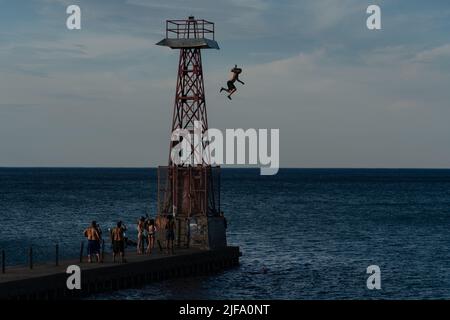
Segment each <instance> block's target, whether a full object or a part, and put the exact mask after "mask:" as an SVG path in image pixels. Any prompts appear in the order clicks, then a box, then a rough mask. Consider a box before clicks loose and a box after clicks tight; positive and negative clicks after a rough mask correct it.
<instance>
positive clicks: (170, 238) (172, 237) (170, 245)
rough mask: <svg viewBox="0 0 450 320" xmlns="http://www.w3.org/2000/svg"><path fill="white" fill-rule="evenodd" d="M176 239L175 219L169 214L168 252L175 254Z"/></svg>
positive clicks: (167, 223)
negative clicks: (174, 243)
mask: <svg viewBox="0 0 450 320" xmlns="http://www.w3.org/2000/svg"><path fill="white" fill-rule="evenodd" d="M174 240H175V221H174V220H173V216H171V215H168V216H167V222H166V247H167V253H172V254H174V253H175V252H174V250H173V241H174Z"/></svg>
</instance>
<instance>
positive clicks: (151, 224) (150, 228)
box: [147, 219, 156, 254]
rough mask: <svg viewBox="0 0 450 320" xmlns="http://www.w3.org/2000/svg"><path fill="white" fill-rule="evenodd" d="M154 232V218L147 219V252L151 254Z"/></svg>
mask: <svg viewBox="0 0 450 320" xmlns="http://www.w3.org/2000/svg"><path fill="white" fill-rule="evenodd" d="M155 233H156V227H155V220H153V219H149V220H148V223H147V238H148V244H147V254H151V253H152V250H153V248H154V247H155Z"/></svg>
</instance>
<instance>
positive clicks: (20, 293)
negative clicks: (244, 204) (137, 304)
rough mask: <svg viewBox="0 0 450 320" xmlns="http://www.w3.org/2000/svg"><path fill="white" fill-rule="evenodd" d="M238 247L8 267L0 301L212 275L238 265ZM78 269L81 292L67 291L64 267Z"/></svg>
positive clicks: (0, 278) (60, 296)
mask: <svg viewBox="0 0 450 320" xmlns="http://www.w3.org/2000/svg"><path fill="white" fill-rule="evenodd" d="M239 255H240V253H239V248H238V247H229V246H228V247H223V248H221V249H216V250H200V249H196V248H190V249H178V250H177V251H176V252H175V254H165V253H161V252H159V251H158V252H157V251H156V250H155V252H153V253H152V254H151V255H137V254H136V253H134V252H133V253H131V252H127V256H126V259H127V262H126V263H113V262H112V257H111V256H110V255H109V254H108V255H106V254H105V258H104V260H105V262H103V263H87V262H82V263H80V262H79V260H72V261H70V260H68V261H61V262H60V263H59V266H55V265H54V264H53V265H51V264H46V265H35V266H33V269H32V270H30V269H29V268H25V267H11V268H7V269H6V272H5V273H4V274H0V299H2V300H4V299H20V300H35V299H45V300H46V299H71V298H81V297H86V296H88V295H90V294H93V293H100V292H109V291H115V290H120V289H126V288H136V287H140V286H143V285H144V284H147V283H152V282H156V281H161V280H165V279H170V278H177V277H187V276H196V275H203V274H211V273H215V272H218V271H220V270H224V269H227V268H232V267H235V266H237V265H239ZM70 265H77V266H79V267H80V269H81V289H80V290H77V289H73V290H69V289H68V287H67V284H66V283H67V279H68V278H69V277H70V276H71V274H67V273H66V270H67V267H68V266H70Z"/></svg>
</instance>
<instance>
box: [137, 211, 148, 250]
mask: <svg viewBox="0 0 450 320" xmlns="http://www.w3.org/2000/svg"><path fill="white" fill-rule="evenodd" d="M137 232H138V235H137V254H143V253H144V241H145V233H146V232H145V218H144V217H141V218H140V219H139V220H138V222H137Z"/></svg>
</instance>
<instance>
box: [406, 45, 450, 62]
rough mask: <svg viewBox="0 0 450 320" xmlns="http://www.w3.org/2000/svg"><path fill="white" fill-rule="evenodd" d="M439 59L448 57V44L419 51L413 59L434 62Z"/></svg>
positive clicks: (449, 50)
mask: <svg viewBox="0 0 450 320" xmlns="http://www.w3.org/2000/svg"><path fill="white" fill-rule="evenodd" d="M441 59H450V44H445V45H442V46H439V47H436V48H432V49H428V50H424V51H422V52H419V53H417V54H416V56H415V59H414V60H415V61H417V62H434V61H437V60H441Z"/></svg>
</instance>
